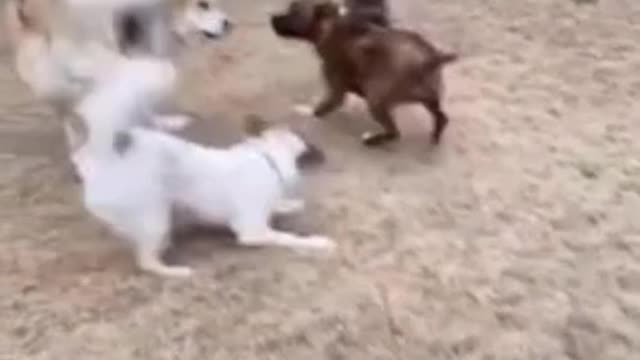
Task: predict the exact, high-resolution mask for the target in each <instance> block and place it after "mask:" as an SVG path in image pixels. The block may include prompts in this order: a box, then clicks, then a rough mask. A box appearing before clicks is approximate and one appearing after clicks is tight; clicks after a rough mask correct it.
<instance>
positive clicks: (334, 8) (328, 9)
mask: <svg viewBox="0 0 640 360" xmlns="http://www.w3.org/2000/svg"><path fill="white" fill-rule="evenodd" d="M338 16H340V5H338V4H337V3H335V2H333V1H326V2H322V3H320V4H316V6H315V7H314V9H313V18H314V20H316V21H317V20H324V19H330V18H336V17H338Z"/></svg>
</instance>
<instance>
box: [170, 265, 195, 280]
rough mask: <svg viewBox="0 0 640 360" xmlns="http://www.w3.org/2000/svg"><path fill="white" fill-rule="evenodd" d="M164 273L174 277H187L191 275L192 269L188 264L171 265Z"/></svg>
mask: <svg viewBox="0 0 640 360" xmlns="http://www.w3.org/2000/svg"><path fill="white" fill-rule="evenodd" d="M165 275H167V276H170V277H175V278H188V277H191V276H193V269H191V268H190V267H188V266H171V267H168V268H167V269H166V273H165Z"/></svg>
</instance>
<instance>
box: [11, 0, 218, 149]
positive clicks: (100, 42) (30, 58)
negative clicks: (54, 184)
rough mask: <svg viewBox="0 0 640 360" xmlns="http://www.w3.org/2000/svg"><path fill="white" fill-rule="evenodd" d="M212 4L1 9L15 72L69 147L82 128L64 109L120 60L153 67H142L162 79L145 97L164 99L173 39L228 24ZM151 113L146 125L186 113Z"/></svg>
mask: <svg viewBox="0 0 640 360" xmlns="http://www.w3.org/2000/svg"><path fill="white" fill-rule="evenodd" d="M214 5H215V4H214V3H213V0H8V2H7V5H6V9H5V10H6V11H5V15H6V18H7V19H6V20H7V21H6V24H7V25H8V26H7V30H8V34H9V39H10V43H11V44H12V45H13V49H14V54H15V65H16V69H17V72H18V74H19V76H20V78H21V79H22V80H23V81H24V82H25V83H26V84H27V85H28V86H29V88H30V89H31V90H32V92H33V93H34V95H35V96H36V97H37V98H39V99H41V100H44V101H46V102H48V103H49V104H50V105H52V106H53V108H54V110H55V111H56V114H57V117H59V118H60V119H62V120H63V121H64V124H65V133H66V136H67V141H68V145H69V147H70V150H71V152H74V151H77V150H78V148H79V147H80V146H81V145H82V143H83V142H84V139H79V138H84V137H86V133H82V132H81V131H80V130H82V125H83V124H81V123H80V124H75V125H76V126H75V128H74V126H73V125H74V122H73V121H70V120H73V119H74V117H70V118H69V117H68V116H69V114H70V112H71V109H73V107H74V106H75V104H76V103H77V102H78V101H79V100H80V99H81V98H82V97H83V96H84V95H85V94H87V92H89V91H90V89H91V88H92V86H93V85H94V84H95V83H96V82H99V81H101V79H104V78H108V77H110V76H112V74H113V72H114V71H119V70H117V69H119V68H121V67H122V66H129V65H126V63H130V62H136V61H138V62H139V64H138V65H131V66H138V67H143V66H144V65H145V64H146V65H149V66H152V67H154V69H151V70H149V71H150V72H154V73H156V74H158V76H160V77H162V78H163V79H164V81H163V82H159V83H158V84H160V85H162V86H161V88H159V89H157V90H158V91H155V95H156V96H155V97H150V98H148V101H147V104H148V107H149V108H150V109H151V108H156V107H159V106H165V105H166V103H167V102H168V101H169V98H170V96H171V95H172V92H173V89H174V86H173V84H174V83H175V81H176V76H177V70H176V68H175V67H174V64H173V62H172V61H171V60H172V59H171V57H170V55H171V50H172V49H173V50H175V47H173V46H172V45H173V43H174V41H173V40H174V39H177V40H179V41H182V42H185V41H187V42H188V41H189V40H191V39H194V38H202V39H211V38H217V37H220V36H222V35H224V34H226V33H227V32H228V31H229V29H230V22H229V19H228V17H227V15H226V14H224V13H223V12H222V11H221V10H219V9H218V8H217V7H216V6H214ZM156 110H157V109H156ZM156 120H157V121H155V122H151V125H153V124H162V123H163V120H164V123H165V124H166V123H167V122H170V121H173V122H174V123H175V122H176V120H178V123H179V122H180V120H182V122H184V121H185V119H184V117H183V118H180V117H175V116H173V117H172V116H168V117H166V118H164V119H163V118H162V117H161V116H157V117H156Z"/></svg>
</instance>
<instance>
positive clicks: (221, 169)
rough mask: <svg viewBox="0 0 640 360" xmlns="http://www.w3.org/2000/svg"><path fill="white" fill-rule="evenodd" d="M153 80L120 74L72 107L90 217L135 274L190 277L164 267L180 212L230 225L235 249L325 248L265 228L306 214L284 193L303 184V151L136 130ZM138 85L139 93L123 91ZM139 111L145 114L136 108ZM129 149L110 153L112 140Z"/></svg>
mask: <svg viewBox="0 0 640 360" xmlns="http://www.w3.org/2000/svg"><path fill="white" fill-rule="evenodd" d="M156 81H157V78H156V77H155V76H152V74H147V75H145V74H142V75H141V73H140V72H139V71H136V70H135V69H133V68H132V67H123V68H121V69H120V71H119V72H118V76H113V77H111V78H110V79H108V80H106V81H105V82H104V83H102V84H101V85H100V86H99V87H97V88H96V89H95V90H94V91H92V92H91V93H90V94H89V95H88V96H87V97H86V98H85V99H84V100H83V101H82V102H81V103H80V105H79V106H78V108H77V109H76V111H77V113H78V114H79V115H80V117H82V118H83V119H84V120H85V121H86V122H87V124H88V127H89V129H90V132H89V134H90V135H89V140H88V142H87V146H85V147H84V148H83V149H82V151H80V152H78V153H76V154H75V155H74V158H73V159H74V163H75V165H76V167H77V169H78V170H79V172H80V176H81V178H82V180H83V181H82V182H83V186H84V196H83V198H84V203H85V206H86V208H87V209H88V211H89V212H91V213H92V214H93V215H94V216H95V217H97V218H98V219H100V220H101V221H102V222H104V223H105V224H107V225H108V226H109V227H110V228H111V229H112V230H113V231H114V232H116V233H117V234H119V235H121V236H122V237H124V238H125V239H127V240H128V241H129V242H130V243H131V245H132V246H133V248H134V250H135V253H136V258H137V263H138V265H139V266H140V268H142V269H144V270H146V271H150V272H153V273H156V274H160V275H165V276H178V277H180V276H189V275H190V274H191V273H192V271H191V269H190V268H187V267H182V266H168V265H166V264H164V263H163V261H162V260H161V256H162V254H163V252H164V250H165V249H166V248H167V246H169V244H170V240H169V233H170V230H171V220H172V219H171V211H172V209H182V210H187V211H188V212H189V213H190V214H193V215H194V219H195V220H196V221H197V222H202V223H206V224H216V225H227V226H229V227H230V228H231V230H232V231H233V232H234V233H235V234H236V236H237V239H238V241H239V243H240V244H243V245H247V246H260V245H276V246H284V247H293V248H332V247H333V242H332V241H331V240H329V239H327V238H325V237H321V236H310V237H300V236H297V235H293V234H290V233H285V232H281V231H278V230H275V229H273V228H272V227H271V226H270V219H271V216H272V214H275V213H290V212H294V211H300V210H302V209H303V207H304V206H303V204H302V203H301V202H300V201H299V200H294V199H291V198H289V191H290V190H291V189H292V188H293V187H295V186H296V185H297V183H298V182H299V180H300V176H299V173H298V169H297V167H296V158H297V157H298V156H299V155H301V154H302V153H303V152H304V151H305V149H306V144H305V143H304V141H302V140H301V139H300V138H299V137H298V136H297V135H295V134H294V133H292V132H290V131H288V130H286V129H270V130H266V131H265V132H264V133H263V134H262V135H261V136H260V137H254V138H250V139H248V140H246V141H244V142H242V143H240V144H238V145H235V146H233V147H231V148H228V149H216V148H209V147H203V146H200V145H197V144H194V143H191V142H189V141H186V140H183V139H180V138H178V137H176V136H174V135H171V134H167V133H163V132H158V131H154V130H149V129H145V128H140V127H134V128H131V127H130V126H129V125H127V124H129V123H131V122H133V121H136V120H135V118H137V117H140V116H145V115H147V116H148V115H149V114H148V113H145V112H144V111H140V105H139V104H140V103H142V104H144V103H145V102H146V101H147V100H145V99H146V98H147V97H149V96H150V93H151V94H152V93H153V92H154V91H155V89H156V88H157V84H155V82H156ZM133 83H135V84H136V86H130V84H133ZM142 108H144V106H143V107H142ZM122 132H124V133H126V134H127V135H128V136H129V138H130V139H131V142H130V146H129V148H128V149H127V150H126V151H124V152H123V153H118V152H116V151H115V150H114V146H113V143H114V136H115V134H116V133H122Z"/></svg>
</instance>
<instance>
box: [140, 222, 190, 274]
mask: <svg viewBox="0 0 640 360" xmlns="http://www.w3.org/2000/svg"><path fill="white" fill-rule="evenodd" d="M162 218H163V219H161V218H160V217H158V218H154V217H150V218H147V219H146V221H144V222H143V223H141V224H140V226H139V227H137V229H135V230H133V231H132V232H131V234H130V235H131V236H132V238H133V240H134V241H135V247H136V248H135V251H136V260H137V262H138V266H139V267H140V269H142V270H144V271H148V272H151V273H154V274H157V275H161V276H167V277H189V276H191V275H192V273H193V271H192V270H191V268H189V267H185V266H170V265H167V264H165V263H164V261H163V260H162V255H163V254H164V252H165V250H166V249H167V248H168V247H169V245H170V243H171V242H170V240H169V217H168V214H167V216H166V217H165V216H162Z"/></svg>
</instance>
